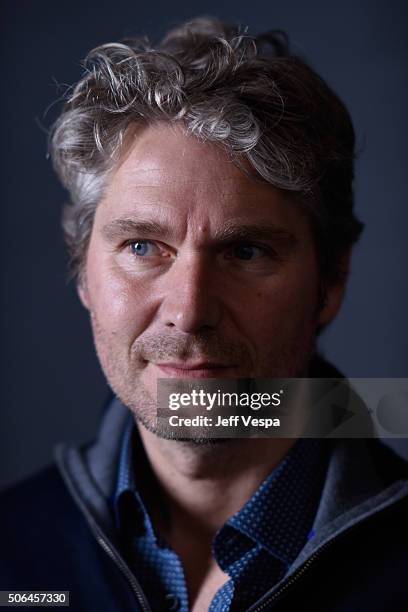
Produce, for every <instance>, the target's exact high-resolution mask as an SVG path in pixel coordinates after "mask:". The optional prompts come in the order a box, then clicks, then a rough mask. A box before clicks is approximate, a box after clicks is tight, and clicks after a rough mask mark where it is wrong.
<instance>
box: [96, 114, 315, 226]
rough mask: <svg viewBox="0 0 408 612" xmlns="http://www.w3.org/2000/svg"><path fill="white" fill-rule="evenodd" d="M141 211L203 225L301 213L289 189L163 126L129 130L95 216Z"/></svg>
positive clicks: (285, 218) (293, 218)
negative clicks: (259, 177) (251, 175)
mask: <svg viewBox="0 0 408 612" xmlns="http://www.w3.org/2000/svg"><path fill="white" fill-rule="evenodd" d="M146 213H149V214H150V215H153V216H160V217H161V218H165V219H166V220H169V221H171V222H173V223H175V222H177V220H179V221H180V222H182V221H183V220H184V221H185V220H186V219H188V221H189V222H190V223H191V224H196V223H198V224H202V223H204V224H205V225H206V226H212V225H216V224H217V223H220V222H225V221H226V220H230V219H232V218H234V219H236V220H237V222H240V221H242V222H247V221H250V220H256V221H258V222H259V221H262V220H263V219H265V221H270V220H274V221H275V222H280V223H286V224H287V223H292V224H293V223H294V222H295V223H296V222H302V217H303V216H304V215H303V214H302V213H301V211H300V209H299V206H298V205H296V204H294V202H293V197H292V196H291V195H290V194H289V193H288V192H283V191H282V190H278V189H276V188H274V187H273V186H271V185H268V184H266V183H262V182H261V181H255V180H253V179H251V178H249V177H248V176H247V175H246V174H245V173H244V172H243V171H242V170H241V169H239V168H238V167H237V166H235V165H234V164H233V163H232V161H231V160H230V159H229V158H228V156H227V154H226V152H225V151H224V150H223V149H222V148H221V147H218V146H217V145H215V144H213V143H208V142H201V141H199V140H198V139H197V138H196V137H194V136H192V135H187V134H186V133H185V131H184V129H183V128H182V127H181V126H178V125H167V124H157V125H153V126H149V127H145V128H143V129H133V130H130V131H129V133H128V135H127V137H126V139H125V150H124V153H123V155H122V157H121V159H120V162H119V164H118V165H117V166H116V168H115V170H114V172H113V174H112V176H111V179H110V182H109V183H108V185H107V189H106V192H105V195H104V198H103V200H102V202H101V204H100V206H99V207H98V211H97V216H98V215H99V216H102V217H104V218H105V219H106V218H108V217H115V216H127V217H135V216H136V217H137V216H139V215H143V216H146Z"/></svg>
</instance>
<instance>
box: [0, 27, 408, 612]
mask: <svg viewBox="0 0 408 612" xmlns="http://www.w3.org/2000/svg"><path fill="white" fill-rule="evenodd" d="M50 150H51V155H52V159H53V162H54V165H55V168H56V170H57V172H58V174H59V176H60V178H61V180H62V182H63V184H64V185H65V186H66V187H67V189H68V191H69V193H70V197H71V203H70V205H69V206H68V207H67V208H66V211H65V217H64V229H65V233H66V237H67V241H68V245H69V248H70V252H71V262H72V270H73V273H74V274H75V275H76V278H77V284H78V292H79V296H80V299H81V301H82V303H83V305H84V306H85V308H86V309H87V310H88V311H89V314H90V320H91V324H92V329H93V334H94V339H95V345H96V350H97V354H98V357H99V360H100V363H101V366H102V368H103V371H104V373H105V375H106V378H107V380H108V382H109V384H110V386H111V388H112V390H113V393H114V396H115V397H114V399H113V400H112V402H111V403H110V405H109V406H108V407H107V409H106V412H105V415H104V419H103V423H102V426H101V430H100V432H99V435H98V438H97V439H96V441H95V442H94V443H92V444H90V445H87V446H85V447H83V448H80V449H75V448H71V447H68V446H64V445H62V446H59V447H58V449H57V452H56V460H57V466H56V467H51V468H49V469H48V470H46V471H44V472H42V473H41V474H39V475H38V476H36V477H34V478H31V479H29V480H28V481H27V482H26V483H24V484H22V485H20V486H17V487H15V488H14V489H12V490H10V491H8V492H6V493H5V494H3V497H2V514H1V525H2V526H3V527H4V533H3V535H2V561H1V572H0V575H1V585H0V586H1V589H7V590H23V589H25V590H30V589H31V590H39V589H43V590H57V591H67V590H69V591H70V602H71V607H73V609H75V610H93V609H97V610H104V611H105V610H106V611H108V610H183V611H187V610H193V611H195V612H197V611H201V610H211V611H215V610H217V611H218V610H252V611H254V612H255V610H259V611H260V610H269V609H274V610H275V609H276V610H292V609H297V608H299V607H300V606H302V605H303V606H304V605H305V604H306V605H307V606H308V607H309V606H310V607H311V609H317V610H325V611H326V610H336V611H340V610H341V611H346V610H347V611H349V610H366V609H367V610H378V611H380V610H381V611H385V610H403V609H406V606H407V605H408V591H407V588H406V584H405V581H404V576H405V575H406V571H407V558H408V556H407V530H406V526H405V521H404V513H405V511H406V509H407V494H408V483H407V479H406V467H405V465H404V463H403V462H402V460H399V459H398V458H397V457H396V456H394V455H393V453H392V452H391V451H389V450H386V449H385V447H382V446H381V445H380V443H379V442H378V441H376V440H371V441H367V440H360V439H355V440H348V441H347V440H337V441H334V440H332V441H329V440H318V439H298V440H296V439H295V438H273V439H269V438H264V437H262V438H247V439H245V438H242V439H236V438H221V439H220V440H217V441H211V440H206V439H202V438H199V437H197V438H192V439H191V440H186V439H182V440H178V439H172V438H171V436H169V437H166V436H164V435H162V433H161V432H159V431H158V429H157V420H156V416H157V402H156V392H157V384H158V380H159V379H160V378H170V379H172V378H178V379H180V378H181V379H183V378H188V379H191V378H193V379H200V380H201V379H204V380H205V379H209V378H225V379H229V378H255V379H256V378H276V377H278V378H292V377H298V378H302V377H307V376H310V377H313V376H316V377H322V378H324V377H337V378H338V377H340V376H341V375H340V374H339V373H338V372H337V371H336V370H335V369H334V368H333V367H332V366H330V365H329V364H327V363H326V362H324V361H323V360H322V359H320V358H319V357H318V356H317V355H316V350H315V344H316V336H317V334H318V333H319V332H320V330H321V329H323V328H324V327H325V326H327V325H328V324H329V323H330V322H331V321H332V320H333V319H334V318H335V316H336V314H337V312H338V310H339V308H340V305H341V301H342V298H343V294H344V289H345V284H346V279H347V273H348V269H349V261H350V253H351V248H352V245H353V243H354V242H355V241H356V240H357V238H358V236H359V234H360V231H361V227H362V226H361V224H360V223H359V222H358V221H357V219H356V218H355V216H354V214H353V196H352V179H353V158H354V132H353V127H352V124H351V120H350V118H349V115H348V112H347V110H346V109H345V107H344V106H343V104H342V103H341V102H340V100H339V99H338V98H337V97H336V95H335V94H334V93H333V92H332V91H331V90H330V89H329V88H328V86H327V85H326V84H325V83H324V81H323V80H322V79H320V78H319V77H318V76H317V75H316V74H315V73H314V72H313V71H312V70H311V69H310V68H309V67H308V66H307V65H306V64H305V63H304V62H303V61H302V60H300V59H299V58H296V57H294V56H292V55H290V53H289V51H288V48H287V41H286V39H285V37H284V36H283V35H282V34H281V33H279V32H273V33H269V34H266V35H264V36H262V37H259V38H257V39H251V38H249V37H247V36H246V35H241V34H240V33H239V31H238V30H237V29H234V28H230V27H229V26H226V25H224V24H222V23H219V22H217V21H216V20H211V19H199V20H195V21H193V22H190V23H187V24H185V25H183V26H181V27H180V28H178V29H176V30H174V31H172V32H170V33H169V34H168V35H167V36H166V37H165V39H164V40H163V41H162V43H161V45H160V46H159V48H158V49H153V48H151V47H150V46H149V44H148V43H147V42H146V41H127V42H124V43H117V44H108V45H104V46H102V47H99V48H97V49H95V50H94V51H93V52H91V54H90V56H89V57H88V61H87V64H86V70H85V74H84V75H83V77H82V79H81V80H80V81H79V83H78V84H77V86H76V88H75V89H74V90H73V92H72V94H71V96H70V98H69V100H68V101H67V104H66V106H65V108H64V110H63V112H62V114H61V117H60V118H59V120H58V121H57V123H56V125H55V126H54V128H53V130H52V133H51V139H50ZM159 434H160V435H159Z"/></svg>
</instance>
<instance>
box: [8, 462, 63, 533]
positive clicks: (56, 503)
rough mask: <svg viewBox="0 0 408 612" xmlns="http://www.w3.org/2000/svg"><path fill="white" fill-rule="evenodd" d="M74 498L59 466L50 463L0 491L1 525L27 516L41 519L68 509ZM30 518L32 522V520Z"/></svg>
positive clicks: (15, 521) (16, 521) (24, 521)
mask: <svg viewBox="0 0 408 612" xmlns="http://www.w3.org/2000/svg"><path fill="white" fill-rule="evenodd" d="M72 505H73V502H72V500H71V497H70V495H69V493H68V491H67V489H66V487H65V485H64V483H63V480H62V478H61V476H60V474H59V472H58V470H57V468H56V466H54V465H52V466H49V467H47V468H45V469H43V470H41V471H40V472H38V473H36V474H34V475H33V476H30V477H28V478H26V479H24V480H22V481H21V482H19V483H17V484H14V485H12V486H10V487H8V488H7V489H5V490H4V491H2V492H1V493H0V526H2V527H3V528H4V527H5V526H6V525H8V526H10V525H11V524H12V523H14V524H18V523H19V522H20V521H22V523H20V525H21V526H22V525H24V524H25V523H26V522H27V517H28V516H30V517H31V519H33V518H34V517H35V518H37V519H38V520H40V519H41V518H42V519H44V518H46V516H47V515H49V514H52V516H54V517H55V512H56V511H57V512H65V513H66V511H67V510H68V509H70V508H71V506H72ZM29 522H32V520H30V521H29Z"/></svg>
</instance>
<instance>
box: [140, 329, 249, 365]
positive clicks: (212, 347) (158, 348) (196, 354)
mask: <svg viewBox="0 0 408 612" xmlns="http://www.w3.org/2000/svg"><path fill="white" fill-rule="evenodd" d="M132 353H133V354H134V355H135V356H136V358H137V359H139V360H143V361H165V360H167V361H170V360H174V361H194V360H196V361H198V360H200V361H214V362H221V363H224V364H241V365H244V364H251V363H252V359H251V355H250V353H249V351H248V349H247V347H246V346H245V345H244V344H243V343H241V342H237V341H236V340H234V341H232V340H227V339H224V338H221V337H220V336H219V335H216V334H215V333H214V332H202V333H197V334H194V335H191V336H188V337H186V336H185V335H181V334H173V333H172V335H169V334H163V333H157V334H147V335H146V336H142V337H140V338H138V339H137V341H136V342H135V343H134V345H133V347H132Z"/></svg>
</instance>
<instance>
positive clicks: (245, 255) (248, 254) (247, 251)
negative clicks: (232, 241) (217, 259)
mask: <svg viewBox="0 0 408 612" xmlns="http://www.w3.org/2000/svg"><path fill="white" fill-rule="evenodd" d="M262 254H263V249H261V248H259V247H257V246H254V245H252V244H240V245H238V246H236V247H235V248H234V256H235V257H237V258H238V259H244V260H247V261H249V260H251V259H254V257H259V255H262Z"/></svg>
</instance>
